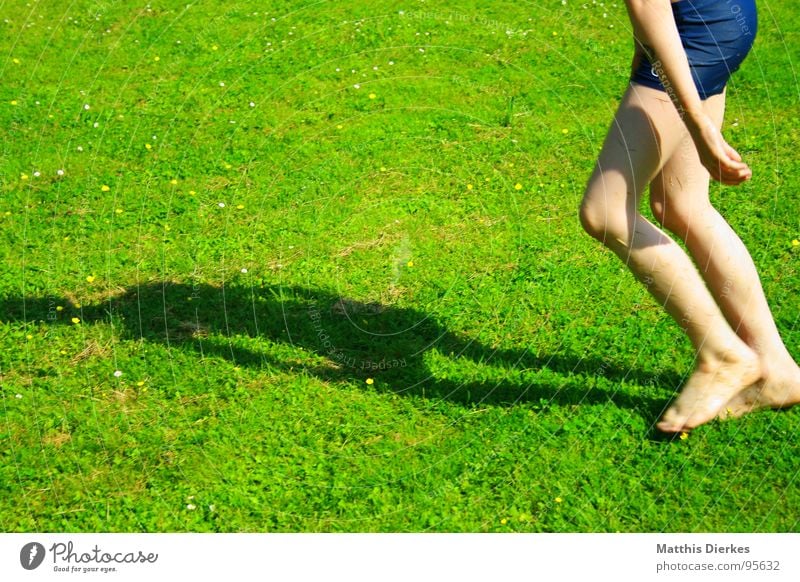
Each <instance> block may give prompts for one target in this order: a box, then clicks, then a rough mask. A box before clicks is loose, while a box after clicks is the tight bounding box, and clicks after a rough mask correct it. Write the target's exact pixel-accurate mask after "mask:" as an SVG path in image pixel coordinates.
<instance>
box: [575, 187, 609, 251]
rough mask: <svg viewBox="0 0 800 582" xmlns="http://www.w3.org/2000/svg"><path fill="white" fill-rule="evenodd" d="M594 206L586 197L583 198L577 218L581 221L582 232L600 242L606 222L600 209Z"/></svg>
mask: <svg viewBox="0 0 800 582" xmlns="http://www.w3.org/2000/svg"><path fill="white" fill-rule="evenodd" d="M598 206H599V205H597V204H594V203H593V202H592V201H591V200H590V199H589V198H588V197H584V198H583V201H582V202H581V207H580V210H579V211H578V218H579V219H580V221H581V226H582V227H583V230H585V231H586V233H587V234H588V235H589V236H592V237H594V238H596V239H598V240H602V239H603V236H604V234H605V230H606V220H605V218H606V217H605V216H604V213H603V212H602V209H601V208H599V207H598Z"/></svg>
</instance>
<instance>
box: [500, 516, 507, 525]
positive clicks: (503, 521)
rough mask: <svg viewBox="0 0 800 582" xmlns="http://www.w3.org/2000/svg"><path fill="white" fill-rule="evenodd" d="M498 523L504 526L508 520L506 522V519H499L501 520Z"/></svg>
mask: <svg viewBox="0 0 800 582" xmlns="http://www.w3.org/2000/svg"><path fill="white" fill-rule="evenodd" d="M500 523H502V524H503V525H505V524H507V523H508V520H507V519H506V518H505V517H504V518H503V519H501V520H500Z"/></svg>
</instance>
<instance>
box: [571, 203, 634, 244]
mask: <svg viewBox="0 0 800 582" xmlns="http://www.w3.org/2000/svg"><path fill="white" fill-rule="evenodd" d="M626 215H627V211H626V209H625V207H624V206H622V207H617V206H616V205H614V204H609V203H608V202H607V201H606V199H605V197H604V196H592V195H591V194H590V193H588V192H587V194H586V195H585V196H584V197H583V201H582V202H581V207H580V210H579V212H578V218H579V219H580V222H581V226H583V230H585V231H586V233H587V234H588V235H589V236H591V237H593V238H596V239H597V240H599V241H600V242H602V243H605V242H606V241H607V240H609V238H612V239H624V238H626V237H627V230H628V221H627V220H626Z"/></svg>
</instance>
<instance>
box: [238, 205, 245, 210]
mask: <svg viewBox="0 0 800 582" xmlns="http://www.w3.org/2000/svg"><path fill="white" fill-rule="evenodd" d="M236 208H238V209H239V210H242V209H243V208H244V204H237V205H236Z"/></svg>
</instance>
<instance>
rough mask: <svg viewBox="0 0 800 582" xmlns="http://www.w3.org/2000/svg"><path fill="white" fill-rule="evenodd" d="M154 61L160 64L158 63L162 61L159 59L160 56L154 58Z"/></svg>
mask: <svg viewBox="0 0 800 582" xmlns="http://www.w3.org/2000/svg"><path fill="white" fill-rule="evenodd" d="M153 60H154V61H155V62H158V61H160V60H161V57H158V56H156V57H153Z"/></svg>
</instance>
